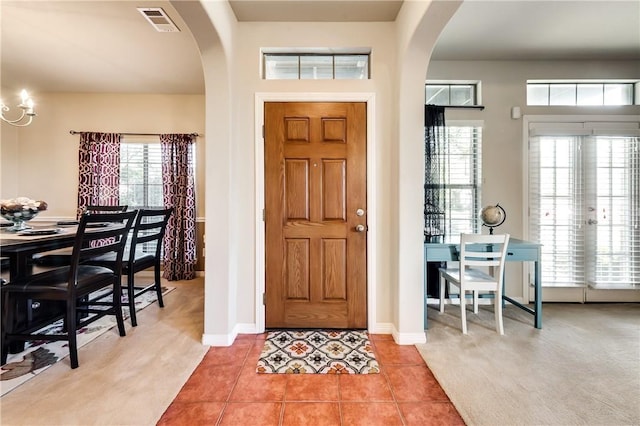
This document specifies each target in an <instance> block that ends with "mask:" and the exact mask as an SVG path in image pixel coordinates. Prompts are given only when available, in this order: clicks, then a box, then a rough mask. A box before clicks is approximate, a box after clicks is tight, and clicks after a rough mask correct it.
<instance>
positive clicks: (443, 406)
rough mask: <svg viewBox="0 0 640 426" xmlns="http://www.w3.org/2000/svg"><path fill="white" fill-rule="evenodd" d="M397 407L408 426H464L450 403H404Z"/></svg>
mask: <svg viewBox="0 0 640 426" xmlns="http://www.w3.org/2000/svg"><path fill="white" fill-rule="evenodd" d="M398 406H399V407H400V412H401V413H402V416H403V417H404V420H405V423H406V424H407V425H408V426H411V425H441V426H458V425H459V426H464V421H463V420H462V417H460V414H458V411H457V410H456V409H455V407H454V406H453V404H451V403H450V402H405V403H400V404H398Z"/></svg>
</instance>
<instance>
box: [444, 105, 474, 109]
mask: <svg viewBox="0 0 640 426" xmlns="http://www.w3.org/2000/svg"><path fill="white" fill-rule="evenodd" d="M444 109H481V110H482V109H484V105H445V106H444Z"/></svg>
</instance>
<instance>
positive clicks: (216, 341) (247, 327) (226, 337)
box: [202, 323, 258, 346]
mask: <svg viewBox="0 0 640 426" xmlns="http://www.w3.org/2000/svg"><path fill="white" fill-rule="evenodd" d="M256 330H257V329H256V325H255V324H242V323H241V324H236V326H235V327H234V328H233V331H232V332H231V333H228V334H203V335H202V344H203V345H206V346H231V345H233V342H234V341H235V340H236V337H238V334H258V332H257V331H256Z"/></svg>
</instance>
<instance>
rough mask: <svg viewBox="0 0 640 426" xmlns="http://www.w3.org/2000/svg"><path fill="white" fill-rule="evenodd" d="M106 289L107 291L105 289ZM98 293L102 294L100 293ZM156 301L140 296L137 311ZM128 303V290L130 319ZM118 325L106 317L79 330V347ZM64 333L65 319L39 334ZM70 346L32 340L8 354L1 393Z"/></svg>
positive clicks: (64, 353) (166, 289)
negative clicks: (20, 350)
mask: <svg viewBox="0 0 640 426" xmlns="http://www.w3.org/2000/svg"><path fill="white" fill-rule="evenodd" d="M174 289H175V287H163V288H162V294H163V295H165V294H167V293H169V292H171V291H172V290H174ZM102 291H103V292H104V290H102ZM107 291H108V290H107ZM97 294H98V295H99V292H98V293H97ZM92 297H93V295H92ZM156 301H157V297H156V294H155V292H153V291H150V292H147V293H143V294H142V295H140V296H138V297H137V298H136V303H135V304H136V312H137V311H140V310H142V309H144V308H146V307H147V306H149V305H150V304H152V303H154V302H156ZM128 302H129V300H128V298H127V295H126V290H125V294H124V295H123V296H122V303H123V307H122V312H123V315H124V318H125V320H126V319H128V318H129V307H128V306H125V304H128ZM129 325H130V324H129ZM126 326H127V323H126V322H125V327H126ZM114 327H116V319H115V318H114V317H113V316H106V317H103V318H100V319H99V320H98V321H96V322H94V323H91V324H89V325H88V326H86V327H84V328H81V329H80V330H78V348H81V347H82V346H84V345H86V344H87V343H89V342H91V341H92V340H94V339H96V338H97V337H99V336H101V335H102V334H104V333H106V332H107V331H109V330H110V329H112V328H114ZM61 332H62V319H60V320H58V321H56V322H54V323H52V324H50V325H48V326H46V327H43V328H42V329H40V330H38V333H39V334H57V333H61ZM68 346H69V344H68V343H67V342H66V341H54V342H46V341H31V342H26V344H25V349H24V351H22V352H20V353H17V354H9V355H8V356H7V363H6V364H5V365H3V366H1V367H0V396H3V395H5V394H7V393H8V392H11V391H12V390H13V389H15V388H16V387H18V386H20V385H21V384H23V383H25V382H26V381H28V380H30V379H32V378H34V377H35V376H36V375H38V374H39V373H41V372H43V371H44V370H46V369H47V368H49V367H51V366H52V365H53V364H55V363H56V362H58V361H60V360H61V359H63V358H66V357H67V356H69V349H68Z"/></svg>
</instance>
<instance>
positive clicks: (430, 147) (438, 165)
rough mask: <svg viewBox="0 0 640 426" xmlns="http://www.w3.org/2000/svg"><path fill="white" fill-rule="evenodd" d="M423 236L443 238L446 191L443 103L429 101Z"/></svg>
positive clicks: (426, 120) (425, 125) (425, 142)
mask: <svg viewBox="0 0 640 426" xmlns="http://www.w3.org/2000/svg"><path fill="white" fill-rule="evenodd" d="M424 147H425V165H424V239H425V241H426V242H431V241H438V240H442V239H443V238H444V236H445V235H444V229H445V205H444V203H445V193H444V184H445V181H444V176H445V175H444V171H445V166H446V165H445V164H442V158H443V153H444V147H445V123H444V107H442V106H436V105H426V106H425V109H424Z"/></svg>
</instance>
